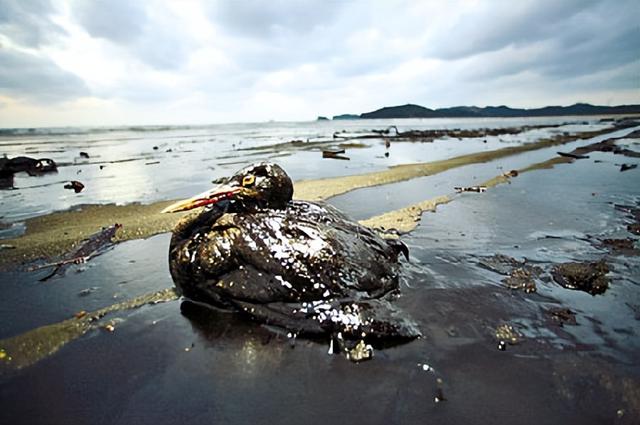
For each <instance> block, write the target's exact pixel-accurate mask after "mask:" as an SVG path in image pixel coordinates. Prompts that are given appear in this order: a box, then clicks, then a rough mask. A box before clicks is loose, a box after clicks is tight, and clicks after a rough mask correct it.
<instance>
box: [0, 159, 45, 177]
mask: <svg viewBox="0 0 640 425" xmlns="http://www.w3.org/2000/svg"><path fill="white" fill-rule="evenodd" d="M57 170H58V166H57V165H56V163H55V161H54V160H52V159H49V158H41V159H35V158H30V157H28V156H16V157H15V158H7V157H4V158H0V175H9V174H15V173H19V172H25V173H27V174H29V175H30V176H37V175H40V174H43V173H49V172H54V171H57Z"/></svg>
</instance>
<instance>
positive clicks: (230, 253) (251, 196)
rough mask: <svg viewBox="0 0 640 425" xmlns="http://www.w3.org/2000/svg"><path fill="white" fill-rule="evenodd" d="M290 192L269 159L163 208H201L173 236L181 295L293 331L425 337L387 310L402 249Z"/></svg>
mask: <svg viewBox="0 0 640 425" xmlns="http://www.w3.org/2000/svg"><path fill="white" fill-rule="evenodd" d="M292 195H293V183H292V182H291V179H290V178H289V176H288V175H287V174H286V173H285V171H284V170H283V169H282V168H281V167H280V166H278V165H276V164H273V163H266V162H263V163H258V164H254V165H250V166H248V167H246V168H243V169H242V170H240V171H238V172H237V173H236V174H235V175H233V176H232V177H231V178H229V179H228V180H227V181H226V183H224V184H222V185H220V186H218V187H216V188H214V189H212V190H210V191H207V192H204V193H202V194H200V195H197V196H194V197H192V198H190V199H187V200H184V201H180V202H177V203H175V204H173V205H170V206H168V207H167V208H165V209H164V211H163V212H177V211H185V210H190V209H194V208H197V207H204V208H202V209H199V210H196V211H194V212H192V213H191V214H189V215H187V216H185V217H184V218H183V219H181V220H180V221H179V223H178V224H177V226H176V228H175V229H174V231H173V237H172V238H171V243H170V250H169V265H170V270H171V276H172V277H173V280H174V282H175V284H176V287H177V288H178V290H179V291H180V292H181V293H182V294H183V295H184V296H185V297H186V298H188V299H190V300H192V301H195V302H199V303H204V304H207V305H213V306H216V307H221V308H227V309H233V310H237V311H240V312H242V313H244V314H247V315H249V316H251V317H252V318H253V319H255V320H257V321H260V322H263V323H266V324H269V325H274V326H277V327H281V328H285V329H287V330H288V331H290V332H291V333H292V334H306V335H320V334H329V335H333V336H336V335H337V336H338V338H340V339H344V340H351V341H355V340H358V341H360V344H362V341H363V340H364V339H365V338H366V339H367V340H374V341H375V340H390V339H396V340H398V339H400V340H402V339H411V338H415V337H417V336H419V335H420V332H419V330H418V329H417V327H416V326H415V324H414V323H413V322H412V321H411V320H410V319H409V318H407V317H406V315H405V314H404V313H402V312H401V311H399V310H397V309H396V308H395V307H393V306H392V305H391V304H390V301H391V300H392V299H393V298H394V297H395V295H396V294H397V293H398V286H399V285H398V279H399V277H398V266H399V264H398V256H399V254H401V253H404V254H405V255H406V256H408V250H407V248H406V246H405V245H404V244H402V243H401V242H399V241H394V240H385V239H383V238H381V237H380V236H378V235H377V234H376V233H375V232H374V231H372V230H371V229H368V228H366V227H363V226H361V225H359V224H358V223H355V222H353V221H351V220H349V219H348V218H347V217H346V216H345V215H343V214H342V213H340V212H339V211H338V210H336V209H335V208H333V207H331V206H329V205H325V204H321V203H314V202H306V201H297V200H292Z"/></svg>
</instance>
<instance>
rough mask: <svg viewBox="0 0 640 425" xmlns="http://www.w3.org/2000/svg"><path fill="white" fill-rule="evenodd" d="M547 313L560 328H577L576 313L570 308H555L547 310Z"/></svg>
mask: <svg viewBox="0 0 640 425" xmlns="http://www.w3.org/2000/svg"><path fill="white" fill-rule="evenodd" d="M547 313H548V314H549V315H550V316H551V320H553V321H554V322H555V323H557V324H558V325H559V326H564V325H571V326H576V325H577V324H578V322H577V321H576V313H575V312H573V311H571V310H570V309H568V308H562V307H554V308H550V309H548V310H547Z"/></svg>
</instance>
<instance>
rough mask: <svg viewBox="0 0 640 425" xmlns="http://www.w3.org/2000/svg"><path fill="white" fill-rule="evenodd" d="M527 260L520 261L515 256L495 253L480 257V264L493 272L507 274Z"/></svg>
mask: <svg viewBox="0 0 640 425" xmlns="http://www.w3.org/2000/svg"><path fill="white" fill-rule="evenodd" d="M523 264H525V262H524V261H523V262H520V261H518V260H516V259H515V258H513V257H509V256H508V255H503V254H495V255H492V256H490V257H480V259H479V260H478V265H479V266H480V267H484V268H485V269H487V270H491V271H492V272H495V273H498V274H502V275H505V276H507V275H508V274H509V273H511V270H513V269H514V268H515V267H520V266H522V265H523Z"/></svg>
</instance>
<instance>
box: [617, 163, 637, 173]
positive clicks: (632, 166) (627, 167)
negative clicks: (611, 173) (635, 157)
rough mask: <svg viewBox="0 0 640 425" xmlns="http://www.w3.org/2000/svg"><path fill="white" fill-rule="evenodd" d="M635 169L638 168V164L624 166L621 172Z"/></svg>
mask: <svg viewBox="0 0 640 425" xmlns="http://www.w3.org/2000/svg"><path fill="white" fill-rule="evenodd" d="M634 168H638V164H622V165H621V166H620V172H623V171H627V170H633V169H634Z"/></svg>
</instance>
